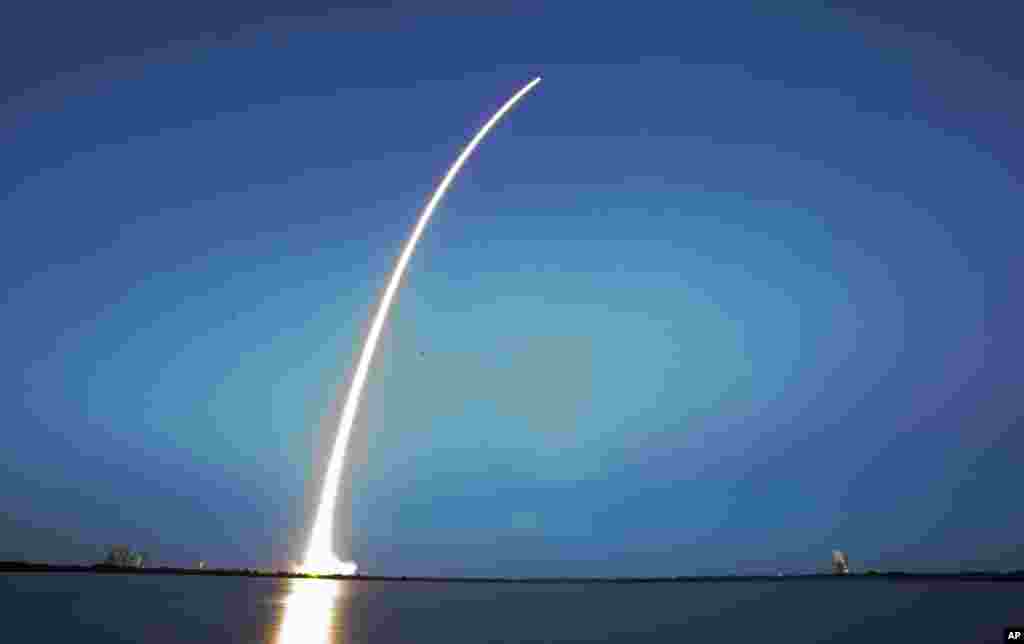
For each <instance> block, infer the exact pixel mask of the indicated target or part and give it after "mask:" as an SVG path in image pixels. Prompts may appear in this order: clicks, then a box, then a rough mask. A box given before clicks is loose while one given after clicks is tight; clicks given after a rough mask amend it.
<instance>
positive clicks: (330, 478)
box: [299, 77, 540, 575]
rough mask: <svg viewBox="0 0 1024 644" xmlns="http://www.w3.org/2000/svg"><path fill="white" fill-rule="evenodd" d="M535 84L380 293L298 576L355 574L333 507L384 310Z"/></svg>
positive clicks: (427, 212)
mask: <svg viewBox="0 0 1024 644" xmlns="http://www.w3.org/2000/svg"><path fill="white" fill-rule="evenodd" d="M539 82H540V77H537V78H535V79H533V80H532V81H530V82H529V83H527V84H526V86H525V87H523V88H522V89H521V90H519V91H518V92H516V93H515V95H513V96H512V98H510V99H508V100H507V101H505V104H504V105H502V106H501V108H500V109H499V110H498V111H497V112H495V114H494V116H492V117H491V118H490V120H489V121H487V122H486V123H484V126H483V127H482V128H480V131H479V132H477V133H476V136H474V137H473V138H472V139H471V140H470V142H469V144H468V145H466V147H465V149H463V150H462V153H461V154H459V156H458V158H457V159H455V163H453V164H452V167H451V168H449V169H448V173H447V174H445V175H444V179H442V180H441V183H440V185H438V186H437V190H435V191H434V194H433V196H431V197H430V201H428V202H427V205H426V207H425V208H424V209H423V213H422V214H420V218H419V220H418V221H417V222H416V226H415V228H413V230H412V235H410V236H409V241H407V242H406V244H405V248H403V249H402V254H401V255H399V257H398V262H397V263H396V264H395V270H394V271H393V272H392V273H391V279H390V280H388V285H387V288H386V289H384V295H383V296H382V297H381V301H380V307H379V308H378V309H377V314H376V315H375V316H374V318H373V322H372V323H371V325H370V331H369V333H368V334H367V336H366V343H365V344H363V349H362V352H361V353H360V354H359V362H358V363H357V364H356V370H355V373H354V374H353V376H352V385H351V387H350V388H349V390H348V396H347V397H346V398H345V405H344V407H343V408H342V411H341V419H340V421H339V422H338V436H337V438H336V439H335V442H334V450H333V451H332V452H331V459H330V461H328V464H327V474H326V475H325V476H324V486H323V490H322V492H321V493H320V504H319V506H318V507H317V511H316V518H315V519H314V521H313V531H312V533H311V534H310V537H309V547H308V548H307V550H306V559H305V561H304V562H303V564H302V566H300V568H299V570H300V571H302V572H309V573H320V574H343V575H351V574H354V573H355V571H356V565H355V563H353V562H351V561H341V560H340V559H339V558H338V557H337V556H336V555H335V554H334V546H333V543H332V541H333V536H334V509H335V504H336V503H337V501H338V486H339V483H340V481H341V473H342V470H343V469H344V466H345V451H346V450H347V448H348V440H349V436H350V435H351V433H352V425H353V423H354V422H355V419H356V413H357V412H358V411H359V401H360V399H361V398H362V395H363V386H364V385H365V384H366V376H367V374H368V372H369V370H370V362H371V361H372V360H373V354H374V352H375V351H376V349H377V342H378V340H379V339H380V334H381V331H382V330H383V328H384V323H385V322H386V321H387V317H388V312H389V311H390V310H391V302H392V300H394V298H395V293H396V292H397V291H398V286H399V285H400V284H401V282H402V276H403V275H404V274H405V269H406V267H407V266H408V265H409V260H410V259H411V258H412V254H413V252H414V251H415V250H416V244H417V242H419V240H420V236H421V235H422V234H423V230H424V228H426V227H427V223H428V222H429V221H430V217H431V215H433V214H434V209H435V208H437V204H438V203H439V202H440V201H441V198H442V197H444V194H445V192H447V191H448V187H449V186H450V185H451V183H452V181H454V180H455V175H457V174H458V173H459V170H460V169H461V168H462V166H463V164H464V163H466V160H467V159H469V157H470V155H471V154H473V150H475V149H476V147H477V146H478V145H480V142H481V141H482V140H483V138H484V137H485V136H487V133H488V132H490V131H491V128H493V127H494V126H495V125H496V124H497V123H498V121H499V120H501V117H502V116H504V115H505V113H506V112H508V111H509V110H511V109H512V107H513V106H514V105H515V104H516V103H518V102H519V100H520V99H522V98H523V97H524V96H526V94H527V93H528V92H529V91H530V90H531V89H533V88H534V86H536V85H537V83H539Z"/></svg>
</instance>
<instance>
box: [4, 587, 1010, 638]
mask: <svg viewBox="0 0 1024 644" xmlns="http://www.w3.org/2000/svg"><path fill="white" fill-rule="evenodd" d="M848 581H849V583H848V582H847V581H829V580H823V581H790V582H779V583H767V582H760V583H758V582H753V583H748V582H728V583H701V584H629V585H607V584H600V585H597V584H594V585H584V584H579V585H575V584H574V585H517V584H442V583H395V582H335V581H325V580H276V579H247V578H237V577H223V578H218V577H172V576H141V575H88V574H49V573H48V574H10V575H0V616H2V619H3V627H4V630H3V631H0V640H2V641H4V642H152V643H154V644H161V643H164V642H268V643H276V644H299V643H302V644H319V643H326V642H337V643H347V642H416V643H421V644H434V643H437V644H461V643H467V644H468V643H472V644H478V643H480V642H597V641H609V640H610V641H621V642H698V643H703V642H753V641H757V642H822V641H832V642H957V643H962V642H998V641H1001V640H1002V629H1003V627H1004V626H1006V625H1008V624H1011V623H1017V624H1019V623H1024V584H1022V583H993V582H981V581H979V582H906V581H902V582H893V581H887V580H848Z"/></svg>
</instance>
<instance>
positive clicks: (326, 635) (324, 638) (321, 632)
mask: <svg viewBox="0 0 1024 644" xmlns="http://www.w3.org/2000/svg"><path fill="white" fill-rule="evenodd" d="M344 595H345V588H344V587H343V584H341V583H340V582H337V581H332V580H328V579H292V580H291V581H290V583H289V588H288V596H287V597H285V599H284V618H283V619H282V620H281V626H280V628H279V629H278V631H277V637H276V639H275V640H274V643H275V644H341V642H344V641H345V638H344V637H343V629H342V618H343V617H344V610H343V608H344V606H343V603H344V600H343V599H342V600H341V601H339V598H343V596H344Z"/></svg>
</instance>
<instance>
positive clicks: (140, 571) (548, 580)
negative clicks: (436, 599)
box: [0, 561, 1024, 584]
mask: <svg viewBox="0 0 1024 644" xmlns="http://www.w3.org/2000/svg"><path fill="white" fill-rule="evenodd" d="M16 572H20V573H41V572H77V573H93V574H121V575H124V574H128V575H196V576H203V577H269V578H275V579H314V578H315V579H337V580H351V581H414V582H434V583H438V582H442V583H485V584H497V583H501V584H655V583H661V584H665V583H677V584H678V583H707V582H729V581H747V582H750V581H762V582H766V581H771V582H780V581H796V580H824V579H831V580H840V579H844V580H853V579H885V580H889V581H1017V582H1024V570H1014V571H1010V572H988V571H986V572H959V573H908V572H867V573H857V574H849V575H832V574H828V573H810V574H795V575H783V576H778V575H720V576H700V577H696V576H681V577H389V576H380V575H352V576H345V575H304V574H300V573H294V572H285V571H262V570H251V569H215V568H208V569H199V568H167V567H162V568H126V567H120V566H110V565H104V564H97V565H93V566H75V565H52V564H44V563H30V562H22V561H0V574H3V573H16Z"/></svg>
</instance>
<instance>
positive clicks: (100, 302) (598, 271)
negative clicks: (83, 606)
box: [0, 3, 1024, 575]
mask: <svg viewBox="0 0 1024 644" xmlns="http://www.w3.org/2000/svg"><path fill="white" fill-rule="evenodd" d="M495 6H496V7H498V6H499V5H495ZM766 7H768V5H752V4H722V5H721V6H720V7H719V8H717V9H697V8H693V7H691V8H685V7H678V8H676V9H672V10H669V9H666V8H664V7H662V6H660V5H655V4H651V5H645V4H644V3H639V4H636V3H634V4H632V5H630V6H629V7H622V8H617V9H611V8H608V9H594V8H593V7H588V8H587V9H585V10H584V9H582V7H581V5H572V4H566V5H562V6H561V7H560V8H557V9H552V8H550V7H548V8H542V7H541V6H540V5H532V4H529V3H526V4H523V5H519V6H515V7H514V8H513V5H500V8H494V9H488V10H486V11H484V10H480V9H467V8H465V7H462V6H459V5H455V4H449V5H445V6H444V8H442V9H437V10H432V11H430V12H424V11H423V10H419V9H418V10H413V9H407V8H401V7H399V8H392V9H387V10H380V9H352V8H334V9H330V10H327V9H323V8H316V9H313V8H308V9H307V8H293V9H292V10H291V12H292V14H293V15H287V16H285V15H281V12H280V10H277V11H271V10H270V8H269V7H266V6H262V5H260V4H259V3H256V4H249V5H246V6H244V7H242V6H239V7H237V8H230V7H229V6H228V5H225V6H223V7H221V8H218V9H215V10H211V11H207V10H205V9H203V8H201V7H199V6H194V7H193V6H189V5H184V6H182V7H180V8H177V9H175V10H174V11H171V10H170V9H169V8H164V9H155V8H153V10H152V11H145V12H144V11H142V9H140V8H137V7H131V6H127V5H120V4H110V5H109V6H102V5H101V6H100V7H98V8H94V9H85V8H82V7H76V6H72V5H66V6H65V5H62V4H59V3H52V4H46V3H43V4H40V5H38V6H35V5H34V6H33V8H28V7H26V8H24V9H23V10H21V11H22V14H19V15H17V20H15V21H10V22H9V23H8V24H7V25H6V26H4V27H3V28H2V29H3V30H4V31H3V32H2V33H0V35H2V36H3V37H0V41H2V42H4V43H5V44H4V45H3V47H4V49H3V52H2V53H3V54H4V56H5V58H7V59H11V60H18V61H21V64H19V65H18V66H17V67H16V68H15V69H13V70H12V71H11V73H10V74H7V75H6V78H5V79H4V80H3V86H2V90H3V92H2V96H3V97H4V99H3V102H2V105H0V143H2V146H3V149H4V154H3V159H4V165H3V168H2V171H0V213H2V215H3V221H4V222H5V229H6V230H5V234H4V235H3V237H2V239H3V242H2V243H3V253H2V254H0V282H2V284H3V293H4V297H3V298H2V299H0V315H2V319H3V320H4V323H5V324H4V326H5V328H6V331H7V333H6V337H7V346H6V350H5V352H4V353H5V360H4V363H5V364H4V368H3V369H2V370H0V377H2V378H3V385H4V386H3V388H2V390H3V392H4V393H3V398H2V401H3V403H4V408H5V409H6V410H7V420H6V423H5V424H6V426H7V432H6V435H7V437H8V438H7V441H6V445H5V449H4V450H3V452H2V453H0V501H2V502H3V505H4V512H3V514H2V517H3V521H4V526H3V531H2V534H3V535H4V536H3V539H2V541H0V556H2V557H4V558H22V557H24V558H31V559H46V560H68V561H77V560H91V559H93V558H95V557H97V556H99V554H100V553H101V552H102V550H103V548H104V547H105V546H106V545H107V544H110V543H115V542H128V543H131V544H133V545H136V546H138V547H140V548H143V549H146V550H149V551H150V552H151V553H152V554H153V556H154V558H155V559H156V560H158V561H164V562H168V563H189V562H191V561H193V560H195V559H198V558H204V559H207V560H208V561H211V562H217V563H223V565H251V566H267V567H269V566H281V567H283V566H285V565H287V562H288V561H289V560H290V559H292V558H294V557H297V556H298V554H299V552H300V550H301V549H302V547H303V545H304V544H303V540H304V535H305V532H306V530H307V528H308V521H309V519H310V517H311V506H312V500H313V499H312V492H313V491H314V489H315V486H316V477H317V468H318V467H319V466H320V465H322V463H321V460H322V458H323V457H322V452H323V447H324V445H325V442H326V439H327V434H328V431H327V430H328V429H329V428H330V422H329V417H330V411H331V409H332V405H336V402H337V396H338V389H339V387H342V386H343V385H344V382H345V379H346V377H347V374H348V370H349V368H350V366H351V364H352V361H353V358H354V354H355V351H356V349H357V347H358V344H359V342H360V339H361V334H362V333H363V332H364V330H365V328H366V324H367V320H368V317H369V314H370V312H371V310H372V306H373V303H374V301H375V298H376V297H377V294H378V293H379V289H380V288H381V287H382V286H383V283H384V279H385V277H386V274H387V273H388V271H390V269H391V266H392V263H393V261H394V259H395V257H396V255H397V252H398V250H399V247H400V244H401V243H402V240H404V238H405V237H406V236H407V235H408V232H409V230H410V229H411V226H412V224H413V222H414V219H415V217H416V215H417V213H418V211H419V210H420V208H422V206H423V204H424V203H425V200H426V198H427V197H428V195H429V193H430V191H431V190H432V188H433V186H434V184H435V183H436V182H437V181H438V180H439V179H440V177H441V175H442V174H443V172H444V170H445V168H446V167H447V165H448V164H449V163H450V162H451V161H452V160H453V159H454V157H455V155H456V154H457V153H458V151H459V149H460V148H461V146H462V145H464V144H465V142H466V141H467V140H468V138H469V137H470V136H471V135H472V133H473V132H474V131H475V129H476V128H478V127H479V126H480V125H481V124H482V123H483V122H484V120H485V119H486V118H487V117H488V116H489V114H490V113H491V112H493V111H494V110H495V109H496V108H497V107H498V106H499V105H500V104H501V102H503V101H504V100H505V99H506V98H507V97H508V96H509V95H511V94H512V93H513V92H514V91H515V90H516V89H518V88H519V87H520V86H521V85H522V84H524V83H525V82H527V81H528V80H529V79H530V78H532V77H533V76H536V75H541V76H543V77H544V79H545V80H544V82H543V83H541V84H540V86H538V88H537V89H536V91H535V92H534V93H533V94H531V95H530V96H528V97H527V98H526V99H525V100H524V101H523V102H522V103H521V104H520V105H519V106H517V108H516V109H515V110H514V111H513V112H512V113H510V114H509V115H508V118H507V120H505V121H504V122H503V123H501V124H500V125H499V126H498V128H497V129H495V131H494V132H493V133H492V135H491V136H490V138H489V139H488V140H486V141H485V142H484V144H483V145H482V146H481V148H480V149H479V151H478V153H477V154H476V156H475V157H474V158H473V159H472V160H471V161H470V163H469V164H468V165H467V166H466V168H465V169H464V172H463V173H462V174H461V176H460V177H459V179H458V180H457V181H456V183H455V184H454V186H453V188H452V190H451V192H450V193H449V195H448V197H447V198H446V199H445V201H443V202H442V204H441V207H440V209H439V210H438V212H437V214H436V216H435V218H434V220H433V221H432V223H431V227H430V228H428V230H427V233H426V235H425V237H424V239H423V242H422V244H421V246H420V249H419V251H418V254H417V256H416V257H415V258H414V260H413V264H412V266H411V270H410V273H409V275H408V277H407V280H406V283H405V286H404V287H403V288H404V290H403V291H402V293H401V294H400V296H399V300H398V301H397V305H396V307H395V309H394V311H393V317H392V320H391V323H390V325H389V327H388V330H387V332H386V334H385V336H384V341H383V345H382V351H381V352H380V353H379V354H378V359H377V362H376V364H375V367H374V372H373V374H372V375H371V377H370V381H369V386H368V390H367V394H366V399H365V405H364V408H363V412H362V414H361V416H360V420H359V423H358V430H357V431H358V433H357V436H356V438H355V444H354V446H353V467H352V469H351V471H350V473H349V476H348V483H347V485H349V486H350V493H349V494H347V497H348V500H347V503H346V505H345V508H344V509H343V512H344V514H345V517H346V518H344V519H342V520H341V521H340V523H341V524H342V527H343V528H344V530H343V531H341V532H339V535H338V544H339V549H341V550H343V551H344V552H346V553H351V555H352V556H353V558H354V559H355V560H357V561H359V562H360V563H361V564H362V566H363V568H364V569H365V570H366V571H368V572H379V573H384V574H388V573H391V574H436V573H443V574H598V575H615V574H690V573H712V572H731V571H740V572H774V571H775V570H777V569H780V568H781V569H794V570H810V569H815V568H820V567H822V566H824V565H826V564H827V562H828V557H829V554H830V551H831V549H832V548H834V547H840V548H845V549H847V550H849V551H850V553H851V561H852V562H854V563H855V564H863V565H875V566H880V567H888V568H904V569H936V568H959V567H961V566H965V567H968V566H974V567H997V568H1013V567H1016V568H1021V567H1024V549H1022V546H1021V541H1020V536H1019V535H1020V533H1021V530H1022V528H1024V524H1022V522H1021V515H1020V514H1019V513H1012V512H1007V511H1006V510H1007V508H1008V507H1009V505H1010V504H1012V501H1013V498H1014V496H1013V494H1014V493H1013V490H1014V489H1015V485H1016V480H1017V479H1019V476H1015V474H1016V473H1019V464H1015V463H1014V460H1013V455H1014V454H1019V453H1020V448H1021V446H1022V445H1021V437H1020V432H1019V431H1017V430H1019V429H1020V427H1021V415H1022V409H1024V408H1022V405H1021V402H1020V399H1019V395H1018V392H1019V391H1020V387H1021V385H1022V384H1024V381H1022V377H1021V373H1020V369H1019V364H1020V362H1021V358H1022V357H1024V356H1022V355H1021V344H1020V341H1019V331H1018V330H1019V328H1021V323H1022V319H1021V318H1022V315H1021V313H1022V311H1021V305H1020V303H1019V299H1018V298H1017V296H1016V292H1017V287H1016V284H1015V279H1014V276H1015V275H1018V274H1020V273H1021V270H1020V269H1021V268H1022V267H1021V260H1020V252H1019V240H1020V239H1021V233H1022V232H1024V231H1022V224H1021V222H1020V213H1021V211H1022V208H1021V207H1022V205H1024V197H1022V191H1021V184H1020V179H1019V177H1020V169H1021V153H1020V150H1021V149H1024V148H1022V144H1024V136H1022V122H1021V117H1020V114H1022V113H1024V89H1022V87H1024V84H1022V75H1021V67H1020V60H1024V57H1021V56H1020V53H1021V52H1020V51H1019V49H1020V47H1019V44H1015V42H1016V41H1015V38H1014V36H1013V34H1012V31H1011V29H1010V27H1009V25H1011V24H1013V21H1012V20H1011V18H1012V16H1009V15H1005V14H1004V15H1000V14H998V13H988V14H986V13H985V12H984V11H983V10H981V9H977V10H971V11H972V12H971V13H967V11H968V10H967V9H961V10H960V11H963V12H965V13H963V14H960V13H957V12H955V11H953V10H951V9H950V10H943V9H936V10H935V11H930V12H929V13H928V14H927V15H922V14H917V13H915V12H914V11H911V10H909V9H904V8H901V7H900V6H885V5H879V6H878V7H877V10H875V9H871V10H869V9H867V8H865V7H864V6H862V8H861V9H858V10H850V9H821V8H815V7H813V3H808V4H806V5H801V4H792V5H789V6H788V8H787V9H786V10H785V11H782V10H779V9H767V8H766ZM987 11H990V12H991V11H995V9H993V8H989V9H987ZM55 16H62V17H63V18H64V19H63V20H57V19H56V18H55ZM325 417H326V419H325ZM349 516H350V517H351V525H350V527H349V526H348V524H349V520H348V519H347V517H349Z"/></svg>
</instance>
